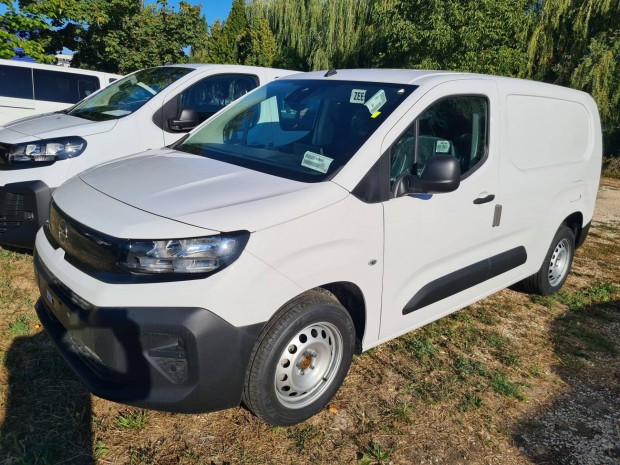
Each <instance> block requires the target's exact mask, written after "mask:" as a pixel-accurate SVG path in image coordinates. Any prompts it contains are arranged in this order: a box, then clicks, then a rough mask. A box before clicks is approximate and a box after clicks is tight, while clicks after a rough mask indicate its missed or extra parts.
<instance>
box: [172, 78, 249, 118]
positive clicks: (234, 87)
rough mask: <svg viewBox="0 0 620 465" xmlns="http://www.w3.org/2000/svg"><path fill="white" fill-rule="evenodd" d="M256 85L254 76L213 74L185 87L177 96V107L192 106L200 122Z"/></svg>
mask: <svg viewBox="0 0 620 465" xmlns="http://www.w3.org/2000/svg"><path fill="white" fill-rule="evenodd" d="M256 87H258V78H257V77H255V76H250V75H246V76H239V75H235V76H227V75H221V76H213V77H209V78H206V79H203V80H202V81H200V82H197V83H196V84H194V85H193V86H191V87H188V88H187V89H185V90H184V91H183V92H182V93H181V95H180V97H179V99H180V100H179V108H187V107H189V108H194V109H196V111H197V112H198V120H199V121H200V122H201V123H202V122H203V121H205V120H206V119H207V118H209V117H210V116H211V115H213V114H214V113H216V112H218V111H219V110H220V109H222V108H224V107H225V106H226V105H228V104H229V103H230V102H232V101H233V100H236V99H238V98H239V97H241V96H243V95H245V94H247V93H248V92H249V91H251V90H252V89H254V88H256Z"/></svg>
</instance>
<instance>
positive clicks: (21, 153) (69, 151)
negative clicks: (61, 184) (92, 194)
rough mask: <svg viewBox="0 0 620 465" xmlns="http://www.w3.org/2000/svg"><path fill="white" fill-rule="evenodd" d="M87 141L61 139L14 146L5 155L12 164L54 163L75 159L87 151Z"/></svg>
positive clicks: (76, 138) (74, 138) (77, 138)
mask: <svg viewBox="0 0 620 465" xmlns="http://www.w3.org/2000/svg"><path fill="white" fill-rule="evenodd" d="M86 145H87V144H86V141H85V140H84V139H82V138H81V137H76V136H71V137H59V138H57V139H44V140H37V141H32V142H25V143H22V144H15V145H12V146H11V147H10V148H9V149H8V151H7V152H5V153H4V154H2V155H3V158H4V160H5V161H6V162H7V163H9V164H11V163H23V162H53V161H56V160H65V159H67V158H74V157H77V156H79V155H81V154H82V152H84V150H85V149H86Z"/></svg>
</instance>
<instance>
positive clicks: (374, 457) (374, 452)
mask: <svg viewBox="0 0 620 465" xmlns="http://www.w3.org/2000/svg"><path fill="white" fill-rule="evenodd" d="M389 459H390V453H389V452H388V451H386V450H385V449H384V448H383V446H382V445H381V444H380V443H378V442H373V443H371V444H370V445H369V447H368V449H367V450H366V451H365V452H364V453H363V454H362V457H361V458H360V460H359V462H358V464H359V465H375V464H383V463H385V462H386V461H388V460H389Z"/></svg>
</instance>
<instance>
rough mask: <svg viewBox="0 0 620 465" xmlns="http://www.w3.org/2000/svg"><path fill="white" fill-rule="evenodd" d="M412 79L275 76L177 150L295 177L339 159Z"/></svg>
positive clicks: (336, 164) (313, 175)
mask: <svg viewBox="0 0 620 465" xmlns="http://www.w3.org/2000/svg"><path fill="white" fill-rule="evenodd" d="M415 88H416V86H412V85H406V84H385V83H376V82H354V81H337V80H334V81H328V80H288V81H287V80H278V81H274V82H272V83H270V84H267V85H266V86H264V87H262V88H259V89H258V90H256V91H254V92H253V93H251V94H249V95H248V96H247V97H244V98H242V99H240V100H238V101H237V102H236V103H234V104H232V105H231V106H229V107H227V108H226V109H224V110H222V111H221V112H220V113H219V114H218V115H216V116H215V117H213V118H212V119H211V120H209V121H208V122H207V123H205V125H204V126H202V127H201V128H200V129H198V130H197V131H196V132H194V133H193V134H192V135H191V136H190V137H189V138H188V139H186V140H185V141H184V142H183V143H182V144H180V145H179V146H178V147H176V149H177V150H180V151H184V152H189V153H193V154H197V155H202V156H205V157H208V158H213V159H216V160H220V161H224V162H226V163H231V164H234V165H239V166H243V167H247V168H250V169H254V170H256V171H261V172H264V173H268V174H273V175H275V176H280V177H285V178H288V179H294V180H297V181H302V182H318V181H322V180H324V179H326V178H328V177H329V176H331V175H332V174H333V173H335V172H336V171H337V170H338V169H339V168H340V167H342V166H344V165H345V164H346V163H347V162H348V161H349V160H350V159H351V157H352V156H353V155H354V154H355V152H357V150H358V149H359V148H360V147H361V146H362V145H363V144H364V143H365V142H366V140H368V138H369V137H370V136H371V135H372V134H373V133H374V132H375V130H376V129H377V128H378V127H379V126H380V125H381V123H382V122H383V121H385V119H386V118H388V117H389V116H390V114H391V113H392V112H393V111H394V110H395V109H396V108H397V107H398V106H399V105H400V104H401V103H402V102H403V100H405V99H406V98H407V97H408V96H409V95H410V94H411V92H413V90H414V89H415Z"/></svg>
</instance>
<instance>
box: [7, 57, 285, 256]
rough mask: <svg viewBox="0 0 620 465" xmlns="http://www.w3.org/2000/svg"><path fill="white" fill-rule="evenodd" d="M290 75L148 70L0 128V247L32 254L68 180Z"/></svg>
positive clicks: (168, 139) (236, 69)
mask: <svg viewBox="0 0 620 465" xmlns="http://www.w3.org/2000/svg"><path fill="white" fill-rule="evenodd" d="M35 71H36V70H35ZM291 73H294V71H286V70H278V69H268V68H259V67H251V66H238V65H174V66H162V67H157V68H149V69H144V70H141V71H137V72H135V73H133V74H130V75H128V76H127V77H125V78H123V79H120V80H118V81H115V82H114V83H112V84H111V85H109V86H108V87H107V88H105V89H102V90H101V91H99V92H97V93H95V94H93V95H91V96H90V97H88V98H86V99H85V100H83V101H81V102H79V103H78V104H77V105H74V106H73V107H71V108H68V109H66V110H63V111H59V112H56V113H51V114H45V115H40V116H33V117H29V118H24V119H20V120H17V121H13V122H11V123H9V124H6V125H5V126H4V127H2V126H0V244H8V245H12V246H17V247H25V248H32V247H33V245H34V237H35V235H36V232H37V230H38V229H39V228H40V227H41V226H42V225H43V224H44V223H45V221H46V220H47V217H48V212H49V199H50V194H51V192H52V191H53V190H54V189H55V188H56V187H58V186H60V185H61V184H62V183H63V182H65V181H66V180H67V179H69V178H70V177H72V176H75V175H76V174H77V173H79V172H81V171H84V170H85V169H87V168H90V167H92V166H95V165H97V164H99V163H103V162H106V161H109V160H113V159H116V158H120V157H123V156H126V155H130V154H132V153H137V152H142V151H144V150H148V149H152V148H159V147H163V146H166V145H169V144H171V143H173V142H176V141H177V140H179V139H180V138H181V137H183V136H184V135H185V133H187V132H188V131H189V130H190V129H191V128H193V127H195V126H197V125H198V124H200V123H201V122H202V121H204V120H206V119H207V118H208V117H210V116H211V115H213V114H214V113H215V112H217V111H218V110H220V109H221V108H223V107H224V106H226V105H228V104H229V103H230V102H232V101H233V100H235V99H236V98H238V97H240V96H242V95H244V94H245V93H247V92H249V91H250V90H252V89H254V88H255V87H258V86H259V85H262V84H265V83H266V82H269V81H271V80H273V79H276V78H277V77H279V76H284V75H288V74H291Z"/></svg>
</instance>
